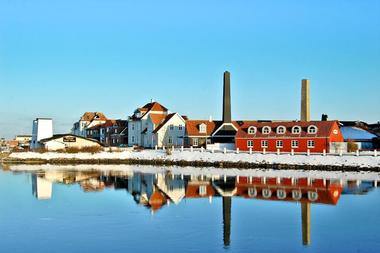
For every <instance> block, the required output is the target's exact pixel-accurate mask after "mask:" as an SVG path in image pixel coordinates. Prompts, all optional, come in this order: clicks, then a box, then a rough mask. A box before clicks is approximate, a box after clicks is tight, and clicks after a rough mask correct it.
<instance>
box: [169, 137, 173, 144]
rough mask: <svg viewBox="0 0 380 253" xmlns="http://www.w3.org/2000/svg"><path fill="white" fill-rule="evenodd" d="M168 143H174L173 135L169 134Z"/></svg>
mask: <svg viewBox="0 0 380 253" xmlns="http://www.w3.org/2000/svg"><path fill="white" fill-rule="evenodd" d="M168 143H169V144H172V143H173V137H171V136H169V140H168Z"/></svg>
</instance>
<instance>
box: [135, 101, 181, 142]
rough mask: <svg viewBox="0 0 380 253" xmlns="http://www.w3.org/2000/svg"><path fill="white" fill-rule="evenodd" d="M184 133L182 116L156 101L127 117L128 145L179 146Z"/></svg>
mask: <svg viewBox="0 0 380 253" xmlns="http://www.w3.org/2000/svg"><path fill="white" fill-rule="evenodd" d="M184 135H185V120H184V118H183V117H182V116H181V115H179V114H178V113H169V111H168V109H167V108H166V107H164V106H162V105H161V104H159V103H157V102H151V103H148V104H146V105H145V106H143V107H141V108H138V109H136V111H135V112H134V114H133V115H132V116H131V117H129V119H128V145H129V146H141V147H146V148H153V147H155V146H156V145H157V146H158V147H162V146H181V145H183V137H184Z"/></svg>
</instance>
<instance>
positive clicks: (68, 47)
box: [0, 0, 380, 138]
mask: <svg viewBox="0 0 380 253" xmlns="http://www.w3.org/2000/svg"><path fill="white" fill-rule="evenodd" d="M379 13H380V1H378V0H318V1H317V0H315V1H311V0H260V1H258V0H249V1H248V0H247V1H242V0H236V1H223V0H215V1H205V0H199V1H198V0H192V1H180V0H172V1H168V0H162V1H145V0H142V1H127V0H65V1H52V0H33V1H32V0H23V1H21V0H12V1H10V0H0V136H4V137H8V138H10V137H13V135H15V134H23V133H31V125H32V120H33V118H36V117H52V118H54V124H55V132H57V133H58V132H68V131H69V130H70V128H71V125H72V123H73V122H74V121H75V120H77V119H78V118H79V117H80V116H81V115H82V114H83V112H84V111H102V112H104V113H105V114H106V115H107V116H108V117H111V118H126V117H127V116H128V115H130V114H131V113H132V112H133V110H134V109H135V108H136V107H138V106H142V105H143V104H145V103H146V102H148V101H149V100H150V99H151V98H153V99H155V100H156V101H159V102H161V103H162V104H163V105H165V106H166V107H168V108H169V109H170V110H171V111H178V112H179V113H181V114H185V115H188V116H189V117H190V118H193V119H198V118H208V117H209V115H212V116H213V117H214V118H220V117H221V109H222V108H221V96H222V75H223V71H225V70H229V71H230V72H231V81H232V112H233V118H234V119H298V118H299V107H300V82H301V79H302V78H309V79H311V85H312V87H311V95H312V106H311V111H312V118H313V119H319V118H320V115H321V114H322V113H327V114H328V115H329V117H330V118H331V119H341V120H364V121H368V122H376V121H379V120H380V112H379V108H380V99H379V98H378V96H379V94H380V75H379V73H380V15H379Z"/></svg>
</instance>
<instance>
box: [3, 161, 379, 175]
mask: <svg viewBox="0 0 380 253" xmlns="http://www.w3.org/2000/svg"><path fill="white" fill-rule="evenodd" d="M1 163H2V164H5V165H47V164H49V165H74V166H75V165H152V166H164V167H169V166H178V167H196V168H201V167H212V168H219V169H239V170H243V169H272V170H303V171H344V172H359V171H368V172H380V167H358V166H347V165H310V164H269V163H249V162H226V161H220V162H207V161H185V160H179V161H174V160H158V159H156V160H145V159H49V160H47V159H4V160H2V161H1Z"/></svg>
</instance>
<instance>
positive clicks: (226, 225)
mask: <svg viewBox="0 0 380 253" xmlns="http://www.w3.org/2000/svg"><path fill="white" fill-rule="evenodd" d="M231 202H232V199H231V197H223V241H224V246H225V247H228V246H230V244H231Z"/></svg>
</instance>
